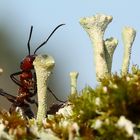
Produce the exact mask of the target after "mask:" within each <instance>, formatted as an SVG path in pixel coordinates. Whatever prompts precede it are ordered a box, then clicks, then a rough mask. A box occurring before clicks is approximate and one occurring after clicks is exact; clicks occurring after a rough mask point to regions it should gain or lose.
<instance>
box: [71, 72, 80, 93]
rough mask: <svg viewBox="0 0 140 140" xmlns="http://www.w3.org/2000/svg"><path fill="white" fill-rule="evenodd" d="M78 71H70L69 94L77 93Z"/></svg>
mask: <svg viewBox="0 0 140 140" xmlns="http://www.w3.org/2000/svg"><path fill="white" fill-rule="evenodd" d="M78 75H79V73H78V72H70V79H71V94H75V93H77V78H78Z"/></svg>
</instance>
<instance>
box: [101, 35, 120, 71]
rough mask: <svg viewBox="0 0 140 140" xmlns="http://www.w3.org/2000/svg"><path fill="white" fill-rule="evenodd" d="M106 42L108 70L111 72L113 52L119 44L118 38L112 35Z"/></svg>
mask: <svg viewBox="0 0 140 140" xmlns="http://www.w3.org/2000/svg"><path fill="white" fill-rule="evenodd" d="M104 44H105V57H106V62H107V65H108V71H109V73H111V68H112V61H113V54H114V51H115V49H116V47H117V45H118V40H117V39H115V38H113V37H111V38H109V39H106V40H105V41H104Z"/></svg>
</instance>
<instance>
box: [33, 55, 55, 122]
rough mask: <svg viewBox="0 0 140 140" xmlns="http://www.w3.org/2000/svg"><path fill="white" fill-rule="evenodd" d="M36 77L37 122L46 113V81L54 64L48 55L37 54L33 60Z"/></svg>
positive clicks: (40, 120)
mask: <svg viewBox="0 0 140 140" xmlns="http://www.w3.org/2000/svg"><path fill="white" fill-rule="evenodd" d="M33 65H34V68H35V72H36V78H37V95H38V111H37V121H38V123H39V124H41V123H42V120H43V119H44V118H45V117H46V113H47V83H48V79H49V76H50V74H51V73H52V70H53V67H54V65H55V62H54V59H53V58H52V57H51V56H48V55H38V56H37V57H36V58H35V60H34V62H33Z"/></svg>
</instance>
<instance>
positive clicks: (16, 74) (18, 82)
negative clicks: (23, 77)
mask: <svg viewBox="0 0 140 140" xmlns="http://www.w3.org/2000/svg"><path fill="white" fill-rule="evenodd" d="M22 73H23V71H19V72H15V73H13V74H11V75H10V78H11V80H12V81H13V82H14V83H15V84H17V85H18V86H20V87H22V85H21V83H20V81H19V80H18V79H17V78H16V77H15V76H18V75H20V74H22Z"/></svg>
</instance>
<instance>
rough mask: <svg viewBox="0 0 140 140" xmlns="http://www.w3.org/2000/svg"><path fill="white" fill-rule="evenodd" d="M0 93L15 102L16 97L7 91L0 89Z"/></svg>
mask: <svg viewBox="0 0 140 140" xmlns="http://www.w3.org/2000/svg"><path fill="white" fill-rule="evenodd" d="M0 95H1V96H3V97H5V98H7V100H8V101H10V102H12V103H15V102H16V97H15V96H13V95H10V94H8V93H6V92H5V91H3V90H2V89H0Z"/></svg>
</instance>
